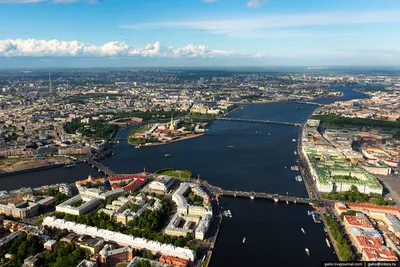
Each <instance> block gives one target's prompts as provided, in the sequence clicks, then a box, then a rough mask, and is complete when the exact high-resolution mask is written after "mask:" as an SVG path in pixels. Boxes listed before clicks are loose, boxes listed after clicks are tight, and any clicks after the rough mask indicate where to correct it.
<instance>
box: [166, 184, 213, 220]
mask: <svg viewBox="0 0 400 267" xmlns="http://www.w3.org/2000/svg"><path fill="white" fill-rule="evenodd" d="M189 190H191V191H192V192H193V193H195V194H196V195H198V196H200V197H202V198H203V200H204V204H205V206H206V203H208V202H209V196H208V195H207V194H206V192H204V191H203V189H201V187H200V186H199V185H198V184H194V183H181V184H180V186H179V188H178V189H177V190H176V191H175V192H174V193H173V194H172V201H174V202H175V204H176V206H177V210H178V213H182V214H189V215H199V216H202V215H204V214H206V213H209V212H212V211H211V209H210V207H209V205H207V208H206V207H200V206H191V205H188V203H187V200H186V198H185V195H186V194H187V192H188V191H189Z"/></svg>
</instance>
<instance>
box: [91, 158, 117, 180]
mask: <svg viewBox="0 0 400 267" xmlns="http://www.w3.org/2000/svg"><path fill="white" fill-rule="evenodd" d="M83 161H85V162H87V163H88V164H90V165H92V167H93V168H97V170H98V171H99V172H103V173H104V174H106V175H108V176H110V177H113V176H117V173H115V172H113V171H112V170H110V168H108V167H106V166H104V165H103V164H101V163H100V162H98V161H95V160H93V159H90V158H86V159H84V160H83Z"/></svg>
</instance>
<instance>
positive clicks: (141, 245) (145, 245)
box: [43, 217, 196, 261]
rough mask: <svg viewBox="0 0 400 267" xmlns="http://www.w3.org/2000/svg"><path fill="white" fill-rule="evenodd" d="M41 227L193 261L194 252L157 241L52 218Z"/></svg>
mask: <svg viewBox="0 0 400 267" xmlns="http://www.w3.org/2000/svg"><path fill="white" fill-rule="evenodd" d="M43 226H49V227H53V228H57V229H66V230H68V231H72V232H74V233H76V234H80V235H89V236H92V237H100V238H103V239H104V240H106V241H110V242H115V243H117V244H120V245H121V246H129V247H131V248H133V249H139V250H142V249H146V250H150V251H151V252H153V254H160V255H167V256H172V257H178V258H180V259H185V260H190V261H194V260H195V258H196V252H195V251H193V250H191V249H188V248H181V247H176V246H173V245H171V244H164V243H160V242H158V241H152V240H147V239H144V238H139V237H134V236H130V235H126V234H122V233H118V232H113V231H110V230H105V229H99V228H97V227H92V226H87V225H85V224H78V223H75V222H69V221H65V220H62V219H56V218H53V217H46V218H44V220H43Z"/></svg>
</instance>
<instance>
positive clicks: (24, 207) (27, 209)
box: [0, 201, 39, 219]
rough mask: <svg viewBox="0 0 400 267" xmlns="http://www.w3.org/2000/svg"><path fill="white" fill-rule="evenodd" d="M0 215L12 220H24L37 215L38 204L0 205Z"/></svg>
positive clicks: (25, 202)
mask: <svg viewBox="0 0 400 267" xmlns="http://www.w3.org/2000/svg"><path fill="white" fill-rule="evenodd" d="M0 213H1V214H4V215H8V216H13V217H14V218H19V219H26V218H29V217H33V216H35V215H37V214H39V204H37V203H33V202H27V201H22V202H20V203H17V204H14V203H8V204H7V205H4V204H0Z"/></svg>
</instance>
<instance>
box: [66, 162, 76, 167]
mask: <svg viewBox="0 0 400 267" xmlns="http://www.w3.org/2000/svg"><path fill="white" fill-rule="evenodd" d="M76 166H77V165H76V163H75V162H70V163H65V164H64V167H65V168H73V167H76Z"/></svg>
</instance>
